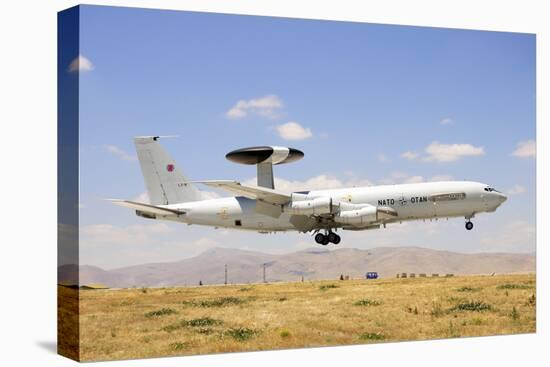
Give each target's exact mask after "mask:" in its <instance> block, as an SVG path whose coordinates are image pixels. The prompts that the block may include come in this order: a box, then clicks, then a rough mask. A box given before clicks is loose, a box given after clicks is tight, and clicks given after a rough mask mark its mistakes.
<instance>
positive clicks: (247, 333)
mask: <svg viewBox="0 0 550 367" xmlns="http://www.w3.org/2000/svg"><path fill="white" fill-rule="evenodd" d="M225 334H226V335H228V336H230V337H232V338H233V339H235V340H238V341H245V340H248V339H250V338H252V337H254V336H255V335H257V334H258V331H256V330H254V329H249V328H246V327H238V328H231V329H229V330H226V332H225Z"/></svg>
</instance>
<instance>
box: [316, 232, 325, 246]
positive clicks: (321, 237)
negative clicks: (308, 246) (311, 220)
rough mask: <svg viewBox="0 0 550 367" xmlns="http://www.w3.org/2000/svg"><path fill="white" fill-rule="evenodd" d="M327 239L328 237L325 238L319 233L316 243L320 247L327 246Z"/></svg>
mask: <svg viewBox="0 0 550 367" xmlns="http://www.w3.org/2000/svg"><path fill="white" fill-rule="evenodd" d="M325 237H326V236H325V235H324V234H322V233H317V234H316V235H315V242H317V243H318V244H319V245H326V243H325ZM327 243H328V241H327Z"/></svg>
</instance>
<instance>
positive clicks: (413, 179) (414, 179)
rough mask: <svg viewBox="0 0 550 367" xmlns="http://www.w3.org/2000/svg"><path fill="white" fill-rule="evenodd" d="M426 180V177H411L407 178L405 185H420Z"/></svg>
mask: <svg viewBox="0 0 550 367" xmlns="http://www.w3.org/2000/svg"><path fill="white" fill-rule="evenodd" d="M424 181H425V179H424V177H422V176H410V177H407V178H406V179H405V180H404V181H403V183H419V182H424Z"/></svg>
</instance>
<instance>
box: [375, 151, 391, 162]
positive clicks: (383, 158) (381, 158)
mask: <svg viewBox="0 0 550 367" xmlns="http://www.w3.org/2000/svg"><path fill="white" fill-rule="evenodd" d="M376 159H377V160H378V161H379V162H382V163H385V162H389V161H390V159H389V158H388V157H387V156H386V155H385V154H382V153H380V154H378V155H377V156H376Z"/></svg>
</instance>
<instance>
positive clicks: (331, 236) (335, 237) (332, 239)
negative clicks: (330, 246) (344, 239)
mask: <svg viewBox="0 0 550 367" xmlns="http://www.w3.org/2000/svg"><path fill="white" fill-rule="evenodd" d="M328 240H329V242H332V243H334V244H335V245H337V244H339V243H340V236H338V235H337V234H336V233H334V232H330V233H329V234H328Z"/></svg>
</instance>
